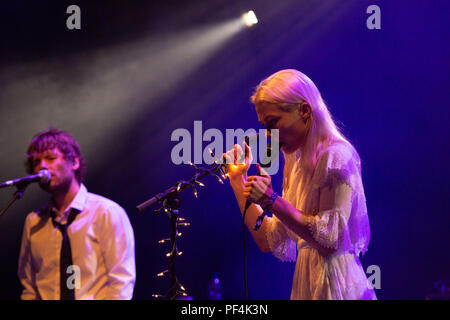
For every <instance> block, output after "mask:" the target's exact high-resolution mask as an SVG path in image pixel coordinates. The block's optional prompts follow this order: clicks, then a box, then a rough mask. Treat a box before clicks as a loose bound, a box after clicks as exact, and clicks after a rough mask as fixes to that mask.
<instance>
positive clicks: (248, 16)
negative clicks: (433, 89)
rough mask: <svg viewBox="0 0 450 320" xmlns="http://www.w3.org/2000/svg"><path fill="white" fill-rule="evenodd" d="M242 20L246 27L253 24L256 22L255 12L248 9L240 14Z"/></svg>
mask: <svg viewBox="0 0 450 320" xmlns="http://www.w3.org/2000/svg"><path fill="white" fill-rule="evenodd" d="M242 20H243V21H244V24H245V25H246V26H247V27H251V26H253V25H254V24H257V23H258V18H256V14H255V12H253V10H250V11H249V12H246V13H244V14H243V15H242Z"/></svg>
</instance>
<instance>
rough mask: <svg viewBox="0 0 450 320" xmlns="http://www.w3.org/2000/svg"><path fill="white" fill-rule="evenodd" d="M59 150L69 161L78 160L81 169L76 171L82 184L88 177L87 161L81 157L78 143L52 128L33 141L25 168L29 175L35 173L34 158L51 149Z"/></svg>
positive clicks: (35, 137)
mask: <svg viewBox="0 0 450 320" xmlns="http://www.w3.org/2000/svg"><path fill="white" fill-rule="evenodd" d="M53 148H58V149H59V151H61V152H62V153H63V154H64V158H65V159H66V160H69V161H73V159H75V158H78V159H79V162H80V167H79V168H78V169H77V170H76V171H75V176H76V179H77V181H78V182H79V183H81V182H82V181H83V179H84V177H85V175H86V169H87V166H86V160H85V159H84V158H83V156H82V155H81V150H80V146H79V145H78V142H77V141H76V140H75V138H74V137H72V136H71V135H70V134H69V133H68V132H66V131H63V130H60V129H56V128H50V129H48V130H45V131H42V132H39V133H38V134H36V135H35V136H34V137H33V139H32V140H31V142H30V144H29V146H28V150H27V154H26V157H27V159H26V160H25V168H26V171H27V172H28V173H30V174H31V173H33V169H34V165H33V157H34V155H35V154H37V153H41V152H44V151H46V150H49V149H53Z"/></svg>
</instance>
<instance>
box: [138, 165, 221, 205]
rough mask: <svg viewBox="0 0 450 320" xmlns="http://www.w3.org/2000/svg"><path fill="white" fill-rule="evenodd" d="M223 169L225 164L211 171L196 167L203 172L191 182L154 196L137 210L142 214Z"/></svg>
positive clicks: (179, 184) (210, 169)
mask: <svg viewBox="0 0 450 320" xmlns="http://www.w3.org/2000/svg"><path fill="white" fill-rule="evenodd" d="M191 165H192V166H194V167H195V165H193V164H191ZM222 167H224V164H220V163H215V164H213V165H212V166H211V168H209V169H201V168H198V167H195V168H196V169H197V170H200V171H202V172H201V173H200V174H198V175H197V174H196V175H195V177H193V178H191V179H190V180H189V181H181V182H179V183H177V184H176V185H175V186H173V187H171V188H169V189H167V190H166V191H164V192H161V193H158V194H157V195H155V196H153V197H152V198H150V199H148V200H147V201H145V202H143V203H141V204H139V205H137V206H136V210H137V211H138V212H142V211H144V210H146V209H148V208H149V207H151V206H152V205H154V204H156V203H158V202H162V201H164V200H165V199H166V198H167V197H169V196H170V195H172V194H174V193H178V192H179V191H182V190H184V189H186V188H187V187H189V186H192V185H193V184H194V183H196V181H198V180H199V179H201V178H203V177H205V176H207V175H210V174H213V175H214V173H215V172H216V171H219V172H221V171H222ZM222 172H223V171H222ZM219 180H220V178H219ZM220 181H221V180H220Z"/></svg>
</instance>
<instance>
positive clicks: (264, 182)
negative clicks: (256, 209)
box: [244, 163, 273, 207]
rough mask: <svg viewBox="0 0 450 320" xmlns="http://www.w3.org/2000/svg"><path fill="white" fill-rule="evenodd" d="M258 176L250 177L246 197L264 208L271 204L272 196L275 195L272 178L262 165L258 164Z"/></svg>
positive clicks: (246, 185)
mask: <svg viewBox="0 0 450 320" xmlns="http://www.w3.org/2000/svg"><path fill="white" fill-rule="evenodd" d="M256 167H257V170H258V175H257V176H250V177H248V178H247V181H246V182H245V188H244V197H245V198H247V199H248V200H249V201H250V202H253V203H257V204H259V205H261V206H263V207H265V206H267V205H268V204H269V203H270V196H271V195H272V194H273V188H272V178H271V177H270V175H269V174H268V173H267V172H266V171H265V170H264V169H263V168H261V166H260V164H259V163H257V164H256Z"/></svg>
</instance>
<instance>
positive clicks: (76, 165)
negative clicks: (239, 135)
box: [72, 157, 80, 171]
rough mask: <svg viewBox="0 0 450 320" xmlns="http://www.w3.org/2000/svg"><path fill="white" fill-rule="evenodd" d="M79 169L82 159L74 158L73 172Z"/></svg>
mask: <svg viewBox="0 0 450 320" xmlns="http://www.w3.org/2000/svg"><path fill="white" fill-rule="evenodd" d="M79 168H80V158H78V157H75V158H73V162H72V169H73V171H77V170H78V169H79Z"/></svg>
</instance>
